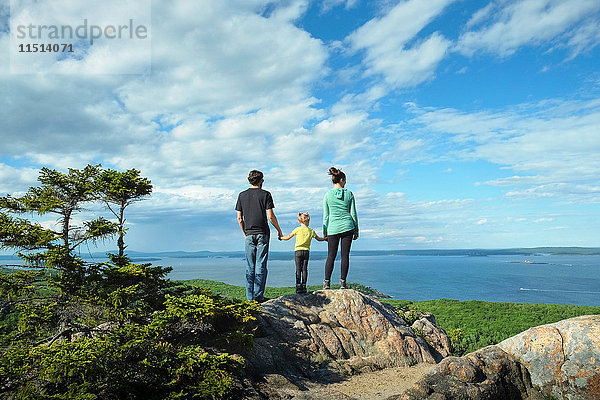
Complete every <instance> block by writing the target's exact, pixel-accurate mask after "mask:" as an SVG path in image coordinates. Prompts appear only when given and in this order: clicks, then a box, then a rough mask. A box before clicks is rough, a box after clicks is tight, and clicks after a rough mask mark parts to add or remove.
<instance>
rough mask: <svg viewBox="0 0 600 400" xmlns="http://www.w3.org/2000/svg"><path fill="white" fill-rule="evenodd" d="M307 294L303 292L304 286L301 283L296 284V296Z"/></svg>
mask: <svg viewBox="0 0 600 400" xmlns="http://www.w3.org/2000/svg"><path fill="white" fill-rule="evenodd" d="M302 293H306V292H303V291H302V285H301V284H300V283H297V284H296V294H302Z"/></svg>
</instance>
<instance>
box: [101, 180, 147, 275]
mask: <svg viewBox="0 0 600 400" xmlns="http://www.w3.org/2000/svg"><path fill="white" fill-rule="evenodd" d="M98 182H99V191H100V194H101V199H102V201H104V203H105V204H106V206H107V207H108V209H109V210H110V212H112V213H113V215H114V216H115V217H116V218H117V233H118V239H117V247H118V249H119V253H118V255H117V256H113V257H112V260H113V262H115V263H116V264H118V265H124V264H126V263H127V259H126V257H125V248H127V246H126V245H125V240H124V236H125V231H126V229H125V221H126V219H125V208H127V207H128V206H129V205H131V204H132V203H134V202H136V201H140V200H143V199H144V198H145V197H146V196H149V195H150V194H151V193H152V184H151V183H150V180H149V179H147V178H142V177H140V171H138V170H136V169H129V170H127V171H125V172H120V171H115V170H112V169H107V170H104V171H102V173H101V174H100V177H99V179H98Z"/></svg>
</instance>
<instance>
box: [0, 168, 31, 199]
mask: <svg viewBox="0 0 600 400" xmlns="http://www.w3.org/2000/svg"><path fill="white" fill-rule="evenodd" d="M38 173H39V171H38V170H37V169H33V168H14V167H11V166H10V165H6V164H3V163H0V195H4V194H5V193H6V194H9V193H14V192H23V191H25V190H26V189H27V188H28V187H29V186H33V185H35V183H36V181H37V177H38Z"/></svg>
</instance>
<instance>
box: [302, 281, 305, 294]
mask: <svg viewBox="0 0 600 400" xmlns="http://www.w3.org/2000/svg"><path fill="white" fill-rule="evenodd" d="M302 294H306V283H303V284H302Z"/></svg>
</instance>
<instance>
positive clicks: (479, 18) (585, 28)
mask: <svg viewBox="0 0 600 400" xmlns="http://www.w3.org/2000/svg"><path fill="white" fill-rule="evenodd" d="M492 11H494V12H492ZM598 11H600V3H599V2H598V1H596V0H517V1H508V2H504V3H499V4H497V5H495V4H494V5H492V3H490V4H489V5H488V6H486V7H484V8H483V9H481V10H479V11H478V12H477V13H475V14H474V15H473V17H472V18H471V20H470V21H469V22H468V23H467V28H469V29H470V28H472V27H473V26H476V25H483V26H482V27H481V28H480V29H478V30H469V31H467V32H465V33H463V34H462V35H461V37H460V38H459V40H458V43H457V45H456V50H458V51H459V52H461V53H463V54H465V55H467V56H472V55H473V54H474V53H476V52H479V51H482V52H487V53H492V54H497V55H499V56H501V57H506V56H510V55H511V54H513V53H514V52H516V51H517V50H518V49H519V48H520V47H522V46H526V45H533V46H537V45H541V44H548V43H550V42H551V41H552V40H553V39H554V38H556V37H557V36H560V35H565V36H566V37H567V39H568V41H569V46H570V47H571V48H573V52H574V53H578V52H580V51H582V50H583V49H585V48H591V47H594V46H595V45H597V44H598V43H599V42H600V40H599V37H598V32H597V30H594V25H596V24H597V22H594V21H590V20H589V19H588V18H589V17H590V16H593V15H594V14H596V16H597V13H598ZM484 22H488V23H487V24H485V23H484ZM580 23H581V24H580Z"/></svg>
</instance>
